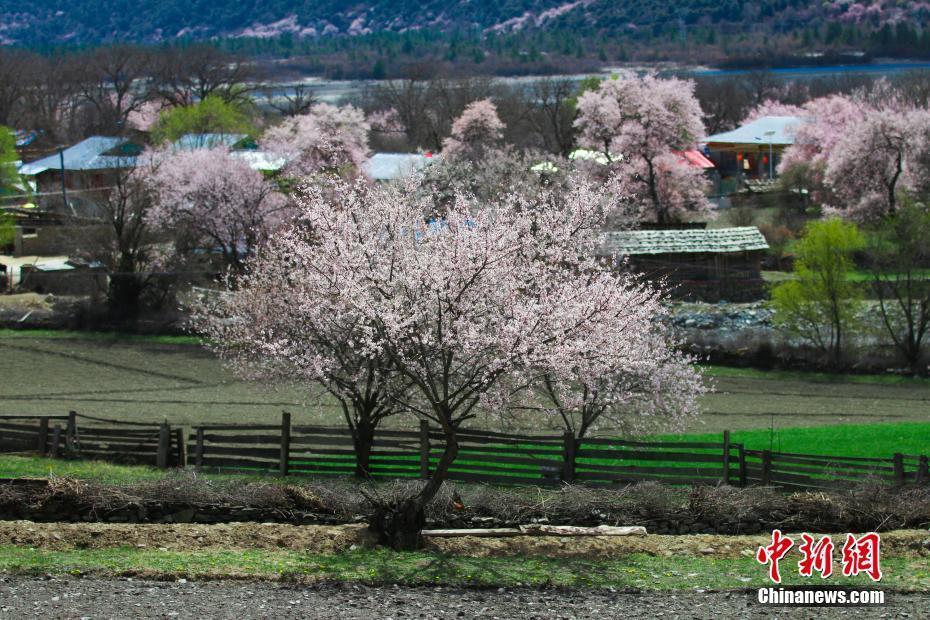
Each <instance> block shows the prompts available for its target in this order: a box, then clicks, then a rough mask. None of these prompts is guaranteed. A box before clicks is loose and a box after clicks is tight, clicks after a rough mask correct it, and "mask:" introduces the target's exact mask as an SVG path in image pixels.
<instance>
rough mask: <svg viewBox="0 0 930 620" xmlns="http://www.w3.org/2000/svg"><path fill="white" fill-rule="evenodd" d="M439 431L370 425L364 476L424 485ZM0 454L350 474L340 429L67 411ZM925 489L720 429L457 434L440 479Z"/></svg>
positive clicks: (919, 465)
mask: <svg viewBox="0 0 930 620" xmlns="http://www.w3.org/2000/svg"><path fill="white" fill-rule="evenodd" d="M443 442H444V439H443V436H442V433H441V432H440V431H439V430H438V429H436V428H434V427H430V426H429V425H428V424H427V423H425V422H422V423H421V424H420V428H419V429H416V430H388V429H384V430H379V431H378V432H377V433H376V438H375V442H374V446H373V449H372V452H371V458H370V461H369V467H368V472H369V473H370V475H371V476H372V477H374V478H376V479H389V478H426V477H427V476H429V474H430V471H431V469H432V467H434V466H435V464H436V463H437V462H438V460H439V458H440V456H441V454H442V450H443V447H444V444H443ZM0 451H3V452H31V453H34V452H39V453H42V454H48V455H51V456H65V457H72V458H94V459H99V460H106V461H112V462H117V463H132V464H146V465H154V466H157V467H162V468H167V467H184V466H194V467H197V468H198V469H203V470H209V471H216V472H229V473H235V472H242V473H253V474H281V475H305V476H320V477H325V476H338V477H345V476H351V475H353V474H354V473H355V470H356V453H355V447H354V444H353V442H352V437H351V435H350V434H349V432H348V430H347V429H345V428H329V427H320V426H299V425H292V424H291V416H290V414H287V413H285V414H283V415H282V417H281V423H280V424H258V425H256V424H210V425H200V426H197V427H195V428H194V429H193V431H192V432H191V433H189V434H188V436H187V437H186V438H185V434H184V432H183V431H182V429H180V428H175V429H172V428H171V427H170V426H169V425H168V424H167V423H163V424H139V423H128V422H118V421H115V420H106V419H102V418H94V417H91V416H83V415H78V414H76V413H74V412H71V413H70V414H69V415H67V416H45V417H34V416H8V417H0ZM866 477H870V478H875V479H878V480H881V481H884V482H887V483H889V484H895V485H899V486H900V485H905V484H928V483H930V471H928V460H927V456H918V455H904V454H895V455H892V456H891V457H890V458H885V459H882V458H865V457H843V456H824V455H811V454H791V453H780V452H771V451H768V450H746V449H745V448H744V446H743V445H741V444H738V443H732V442H731V441H730V434H729V432H724V433H723V434H722V437H721V441H719V442H675V441H667V442H655V441H652V442H647V441H626V440H619V439H601V438H590V439H588V438H586V439H582V440H580V441H579V440H576V439H574V438H573V437H572V436H571V434H569V433H565V434H534V435H528V434H526V435H524V434H512V433H496V432H491V431H478V430H460V431H459V453H458V458H457V459H456V461H455V463H454V464H453V466H452V468H451V471H450V475H449V478H450V479H451V480H455V481H462V482H487V483H493V484H515V485H540V486H550V485H558V484H562V483H566V482H577V483H584V484H587V485H592V486H602V485H617V484H628V483H631V482H638V481H644V480H654V481H658V482H663V483H665V484H670V485H694V484H709V485H715V484H730V485H733V486H740V487H744V486H750V485H763V486H774V487H782V488H786V489H829V488H836V487H842V486H845V485H849V484H850V483H852V482H857V481H861V480H862V479H863V478H866Z"/></svg>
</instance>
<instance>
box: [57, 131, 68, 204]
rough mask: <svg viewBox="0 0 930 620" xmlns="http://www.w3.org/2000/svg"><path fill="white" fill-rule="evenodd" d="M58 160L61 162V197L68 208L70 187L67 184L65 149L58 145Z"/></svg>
mask: <svg viewBox="0 0 930 620" xmlns="http://www.w3.org/2000/svg"><path fill="white" fill-rule="evenodd" d="M58 161H59V162H61V199H62V200H64V201H65V209H68V208H69V207H68V189H67V187H66V186H65V149H64V147H61V146H59V147H58Z"/></svg>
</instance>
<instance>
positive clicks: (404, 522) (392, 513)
mask: <svg viewBox="0 0 930 620" xmlns="http://www.w3.org/2000/svg"><path fill="white" fill-rule="evenodd" d="M444 431H445V432H444V435H445V440H446V448H445V450H444V451H443V453H442V457H441V458H440V459H439V463H437V465H436V468H435V469H433V473H432V476H430V479H429V480H428V481H427V482H426V485H425V486H424V487H423V488H422V489H420V492H419V493H417V494H416V495H414V496H413V497H407V498H403V499H399V500H393V501H390V502H388V503H384V504H381V505H379V506H377V507H376V508H375V510H374V513H373V514H372V516H371V519H370V521H369V524H368V529H370V530H372V531H373V532H375V533H377V534H378V539H379V542H380V543H381V544H383V545H389V546H390V547H392V548H393V549H396V550H398V551H405V550H407V551H409V550H412V549H418V548H420V547H421V546H422V544H423V539H422V537H421V536H420V532H421V531H422V530H423V526H424V525H426V505H427V504H428V503H429V502H430V500H432V499H433V498H434V497H435V496H436V493H438V492H439V489H440V488H442V484H443V482H445V480H446V478H447V477H448V475H449V468H450V467H451V466H452V463H453V462H455V458H456V456H458V453H459V444H458V437H457V436H456V434H455V429H454V428H452V427H449V428H446V429H444Z"/></svg>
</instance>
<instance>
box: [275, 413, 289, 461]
mask: <svg viewBox="0 0 930 620" xmlns="http://www.w3.org/2000/svg"><path fill="white" fill-rule="evenodd" d="M290 458H291V414H290V413H288V412H287V411H282V412H281V455H280V456H279V457H278V469H279V471H280V473H281V475H282V476H286V475H287V470H288V466H289V465H290Z"/></svg>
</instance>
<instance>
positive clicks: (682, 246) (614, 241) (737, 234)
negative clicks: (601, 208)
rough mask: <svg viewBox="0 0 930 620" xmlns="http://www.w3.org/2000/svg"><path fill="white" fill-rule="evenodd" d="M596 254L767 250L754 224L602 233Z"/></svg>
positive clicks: (626, 254)
mask: <svg viewBox="0 0 930 620" xmlns="http://www.w3.org/2000/svg"><path fill="white" fill-rule="evenodd" d="M602 239H603V241H602V243H601V247H600V248H599V251H598V254H600V255H602V256H609V255H618V256H632V255H638V254H681V253H701V252H710V253H722V252H743V251H747V250H767V249H768V247H769V244H768V243H766V242H765V237H763V236H762V233H761V232H759V229H758V228H756V227H755V226H740V227H737V228H715V229H700V228H688V229H668V228H666V229H659V230H624V231H616V232H608V233H604V234H603V235H602Z"/></svg>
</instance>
